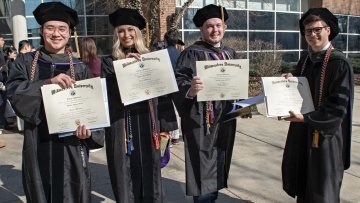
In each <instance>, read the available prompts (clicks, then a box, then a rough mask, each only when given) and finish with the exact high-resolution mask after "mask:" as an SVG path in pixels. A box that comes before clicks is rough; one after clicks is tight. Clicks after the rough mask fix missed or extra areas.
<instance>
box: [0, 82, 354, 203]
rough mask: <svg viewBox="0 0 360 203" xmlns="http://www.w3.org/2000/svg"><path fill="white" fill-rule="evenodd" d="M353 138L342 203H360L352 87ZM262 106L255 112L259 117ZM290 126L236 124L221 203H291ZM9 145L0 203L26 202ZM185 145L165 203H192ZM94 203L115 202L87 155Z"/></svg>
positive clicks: (15, 144)
mask: <svg viewBox="0 0 360 203" xmlns="http://www.w3.org/2000/svg"><path fill="white" fill-rule="evenodd" d="M355 94H356V96H355V107H354V120H353V138H352V165H351V167H350V169H349V170H347V171H346V172H345V175H344V181H343V186H342V190H341V202H343V203H350V202H351V203H355V202H360V193H359V191H360V113H359V112H360V87H359V86H357V87H356V92H355ZM262 108H263V106H259V111H262ZM287 128H288V123H287V122H284V121H277V120H275V119H269V118H265V117H264V116H261V115H255V116H254V117H253V118H252V119H239V120H238V129H237V134H236V140H235V147H234V153H233V160H232V165H231V169H230V178H229V188H228V189H223V190H221V194H220V196H219V200H218V201H217V202H219V203H233V202H239V203H242V202H295V201H294V200H293V199H292V198H290V197H289V196H287V195H286V193H285V192H284V191H283V190H282V185H281V168H280V167H281V160H282V153H283V147H284V143H285V136H286V132H287ZM0 139H5V140H6V141H7V142H8V145H7V147H5V148H2V149H0V203H13V202H24V192H23V190H22V185H21V149H22V135H20V134H17V133H11V132H6V131H4V132H3V134H2V135H0ZM183 147H184V146H183V143H182V142H181V143H180V144H179V145H176V146H174V147H173V148H172V154H171V160H170V163H169V165H168V166H167V167H166V168H164V169H163V171H162V175H163V187H164V191H165V192H164V199H165V202H169V203H186V202H192V199H191V198H190V197H186V196H185V184H184V182H185V172H184V167H185V164H184V152H183ZM90 167H91V170H92V182H93V183H92V184H93V191H92V194H93V196H92V200H93V201H92V202H114V197H113V194H112V190H111V186H110V180H109V176H108V172H107V166H106V158H105V150H101V151H98V152H95V153H92V154H91V166H90Z"/></svg>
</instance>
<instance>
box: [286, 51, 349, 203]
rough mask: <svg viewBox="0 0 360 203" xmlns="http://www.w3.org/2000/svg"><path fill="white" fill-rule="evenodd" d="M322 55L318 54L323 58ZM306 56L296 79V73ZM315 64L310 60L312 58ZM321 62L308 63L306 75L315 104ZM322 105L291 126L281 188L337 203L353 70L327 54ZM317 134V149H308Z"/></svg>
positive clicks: (346, 151)
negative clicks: (327, 61) (302, 121)
mask: <svg viewBox="0 0 360 203" xmlns="http://www.w3.org/2000/svg"><path fill="white" fill-rule="evenodd" d="M322 57H323V56H322ZM304 59H305V57H303V58H302V59H300V62H299V64H298V66H297V70H296V71H295V72H294V75H295V76H298V75H300V74H299V73H300V70H301V66H302V64H303V62H304ZM314 61H315V60H314ZM321 66H322V60H320V61H319V62H313V61H311V60H310V59H309V60H308V61H307V64H306V68H305V71H304V73H303V75H304V76H305V77H307V79H308V81H309V85H310V89H311V94H312V97H313V100H314V105H315V106H316V105H317V102H318V97H319V86H320V85H319V81H320V75H321ZM322 98H323V103H322V104H321V105H320V106H319V107H317V108H316V110H315V111H313V112H310V113H308V114H306V115H304V120H305V121H304V123H293V122H292V123H290V127H289V131H288V135H287V140H286V145H285V150H284V155H283V162H282V178H283V188H284V190H285V191H286V192H287V193H288V194H289V195H290V196H292V197H295V196H298V201H302V202H308V203H315V202H316V203H320V202H322V203H325V202H326V203H331V202H340V187H341V182H342V178H343V173H344V170H346V169H347V168H349V167H350V144H351V125H352V122H351V120H352V106H353V98H354V78H353V70H352V67H351V65H350V64H349V62H348V61H347V59H346V58H345V56H344V55H343V54H342V53H341V52H340V51H337V50H335V49H333V50H332V53H331V56H330V59H329V63H328V66H327V69H326V76H325V82H324V91H323V97H322ZM315 129H317V130H318V131H319V132H320V139H319V148H313V147H312V137H313V132H314V130H315Z"/></svg>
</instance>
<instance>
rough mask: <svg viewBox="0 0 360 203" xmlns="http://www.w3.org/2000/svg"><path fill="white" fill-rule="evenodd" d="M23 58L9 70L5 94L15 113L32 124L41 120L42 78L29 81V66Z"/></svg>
mask: <svg viewBox="0 0 360 203" xmlns="http://www.w3.org/2000/svg"><path fill="white" fill-rule="evenodd" d="M27 63H28V62H27V60H25V58H22V59H19V60H16V61H15V63H14V66H13V67H12V68H11V70H10V71H9V78H8V81H7V85H6V89H7V96H8V98H9V100H10V102H11V105H12V107H13V109H14V111H15V112H16V115H17V116H19V117H20V118H22V119H23V120H25V121H26V122H29V123H32V124H35V125H37V124H39V123H40V122H41V120H42V119H44V118H42V117H41V113H40V112H41V106H42V96H41V90H40V88H41V86H42V85H43V84H44V80H36V81H33V82H32V81H30V70H29V69H30V67H29V68H27V66H28V64H27Z"/></svg>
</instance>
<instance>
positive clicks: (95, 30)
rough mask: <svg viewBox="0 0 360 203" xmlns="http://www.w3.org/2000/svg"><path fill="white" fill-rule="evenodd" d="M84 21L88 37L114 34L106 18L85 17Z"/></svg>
mask: <svg viewBox="0 0 360 203" xmlns="http://www.w3.org/2000/svg"><path fill="white" fill-rule="evenodd" d="M86 20H87V22H86V28H87V34H88V35H112V34H113V32H114V30H113V27H112V26H111V25H110V23H108V21H109V18H108V17H107V16H101V17H100V16H98V17H87V19H86Z"/></svg>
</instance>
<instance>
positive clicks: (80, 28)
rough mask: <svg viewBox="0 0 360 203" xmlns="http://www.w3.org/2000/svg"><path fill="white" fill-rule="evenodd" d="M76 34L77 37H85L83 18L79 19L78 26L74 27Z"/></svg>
mask: <svg viewBox="0 0 360 203" xmlns="http://www.w3.org/2000/svg"><path fill="white" fill-rule="evenodd" d="M76 32H77V34H78V35H86V30H85V19H84V17H81V16H80V17H79V24H77V26H76Z"/></svg>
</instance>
